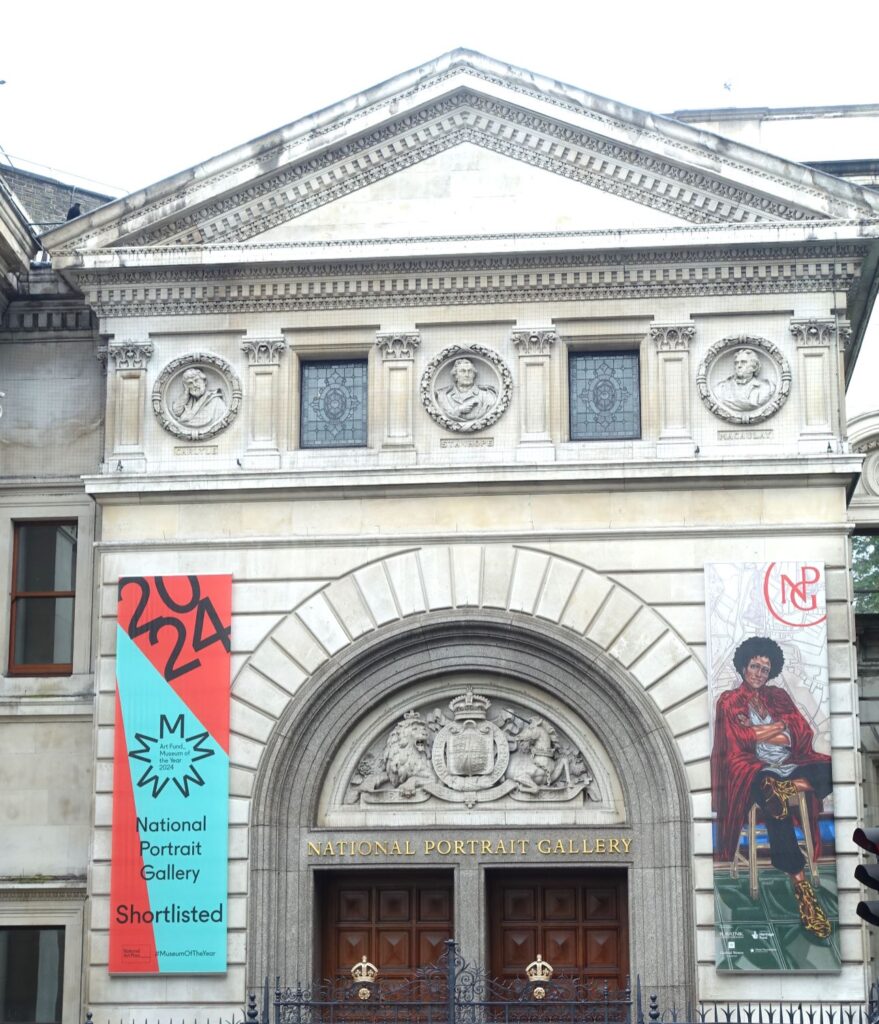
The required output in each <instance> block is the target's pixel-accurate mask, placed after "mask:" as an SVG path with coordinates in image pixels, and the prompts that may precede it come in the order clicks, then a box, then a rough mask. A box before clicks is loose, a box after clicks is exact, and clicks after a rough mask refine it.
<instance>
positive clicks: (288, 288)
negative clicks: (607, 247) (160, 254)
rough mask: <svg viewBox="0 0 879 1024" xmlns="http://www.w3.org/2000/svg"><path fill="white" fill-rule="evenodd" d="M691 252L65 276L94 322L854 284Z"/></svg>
mask: <svg viewBox="0 0 879 1024" xmlns="http://www.w3.org/2000/svg"><path fill="white" fill-rule="evenodd" d="M773 255H775V254H773ZM693 256H694V254H693V253H692V252H691V251H687V252H683V253H679V254H677V258H674V256H672V257H671V258H669V260H668V261H665V260H657V261H656V262H655V264H654V265H653V266H651V265H650V264H649V263H648V264H646V265H641V266H637V265H634V261H629V260H625V259H622V258H620V256H619V255H617V256H616V258H615V259H614V260H613V261H610V260H607V261H604V260H595V261H591V260H589V259H588V258H587V257H586V255H585V254H582V255H581V256H579V257H575V258H573V259H564V260H558V261H546V260H542V261H536V262H533V263H530V264H529V263H527V262H526V263H520V262H519V261H518V260H516V259H511V260H505V259H503V258H495V259H493V260H492V259H486V260H484V261H479V260H472V261H468V260H467V259H464V260H462V261H460V262H458V261H455V260H445V261H440V262H439V263H438V264H436V265H431V263H430V262H429V261H412V262H410V263H409V266H410V267H411V268H412V269H409V270H408V271H404V270H403V269H402V266H405V265H406V263H405V261H404V262H403V264H402V265H401V264H396V266H398V267H399V268H400V269H399V270H397V271H396V272H393V271H391V272H389V271H388V268H387V267H380V268H375V267H374V268H372V269H373V273H372V274H371V275H369V274H364V276H363V277H357V275H356V274H355V273H354V272H353V271H352V270H351V269H350V268H347V267H342V268H339V270H338V271H337V272H336V273H335V274H333V273H327V271H326V268H325V267H316V268H314V269H315V272H314V273H313V274H312V275H308V274H303V273H302V272H301V269H302V268H293V270H292V272H291V268H283V267H274V268H273V267H262V268H255V269H254V270H253V271H251V272H249V273H248V272H246V271H245V272H239V271H238V270H236V271H235V272H234V273H229V270H230V268H211V269H210V270H207V269H205V268H199V269H195V270H193V271H189V270H183V269H175V270H169V271H158V270H157V271H154V272H152V274H153V275H154V276H152V277H149V278H146V277H143V276H139V275H137V274H135V275H133V279H128V280H126V281H125V283H126V285H127V284H128V283H129V280H130V281H131V283H132V284H133V285H134V286H133V287H119V288H117V287H116V286H115V285H116V283H118V284H120V285H121V284H122V281H120V280H118V278H117V281H115V282H114V281H112V280H110V279H108V278H107V277H105V276H104V274H103V273H96V272H94V271H86V272H77V273H76V274H75V275H74V276H75V277H76V279H77V280H78V282H79V284H80V285H81V287H83V289H84V290H85V291H86V292H87V295H88V298H89V301H90V303H91V305H92V307H93V308H94V310H95V312H96V313H97V314H98V315H99V316H102V317H110V316H113V317H129V316H189V315H207V314H211V313H250V312H283V311H301V310H330V309H381V308H390V307H406V308H412V307H421V308H427V307H435V306H472V305H486V304H491V303H512V302H518V303H535V302H539V303H554V304H557V303H564V302H583V301H588V300H606V299H638V298H664V297H674V298H677V297H698V296H722V295H737V296H738V295H772V294H790V293H800V294H802V293H812V292H820V291H834V292H847V291H849V290H850V289H851V288H852V287H853V286H854V285H855V284H856V282H857V280H858V272H859V264H860V259H861V253H860V252H859V251H858V250H857V248H856V247H852V248H851V250H850V251H849V252H848V253H845V254H844V253H841V252H840V250H839V249H838V248H834V249H833V255H832V258H831V259H829V260H821V259H820V258H818V257H817V255H816V252H815V250H810V249H804V250H803V251H802V252H800V253H799V254H798V255H796V256H795V255H793V254H792V253H791V254H789V255H788V256H787V257H783V258H777V257H776V258H773V259H771V260H770V259H766V258H765V254H764V258H763V260H762V261H760V262H759V263H757V262H754V261H746V260H742V259H736V260H735V261H732V260H729V261H724V260H718V259H711V260H710V261H706V262H704V263H702V264H696V265H695V266H694V265H693ZM249 269H250V268H248V270H249ZM224 271H225V273H224ZM123 273H124V272H123ZM302 278H307V280H306V281H303V280H302ZM223 279H225V280H227V281H228V280H230V279H231V280H233V281H234V280H239V281H247V282H253V283H247V284H238V285H237V286H235V285H232V286H229V285H228V284H227V285H226V286H224V287H223V289H222V290H221V289H219V288H217V287H216V286H214V287H210V286H209V285H207V284H202V285H201V287H199V286H198V283H199V282H208V281H216V280H223ZM285 279H286V280H285ZM279 281H280V282H283V283H281V284H279V283H278V282H279ZM178 283H179V286H178ZM172 284H173V285H174V287H171V285H172ZM138 285H139V287H138ZM175 293H176V294H175Z"/></svg>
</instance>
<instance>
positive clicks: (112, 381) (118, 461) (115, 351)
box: [107, 340, 153, 473]
mask: <svg viewBox="0 0 879 1024" xmlns="http://www.w3.org/2000/svg"><path fill="white" fill-rule="evenodd" d="M152 354H153V346H152V343H151V342H149V341H139V340H129V341H123V342H119V343H117V344H111V345H108V347H107V393H108V401H107V414H108V419H109V421H110V422H109V423H108V428H109V429H108V430H107V437H108V438H110V443H111V445H112V447H111V448H110V451H109V452H108V453H107V458H108V461H109V462H110V469H111V470H114V469H120V470H121V469H124V470H125V472H127V473H132V472H141V473H142V472H146V452H145V450H144V424H145V421H146V400H147V392H146V368H147V364H148V363H149V361H150V357H151V356H152Z"/></svg>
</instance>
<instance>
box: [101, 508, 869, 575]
mask: <svg viewBox="0 0 879 1024" xmlns="http://www.w3.org/2000/svg"><path fill="white" fill-rule="evenodd" d="M853 529H854V526H853V524H852V523H850V522H849V521H848V520H844V521H842V522H839V523H806V524H804V523H748V524H738V525H735V524H731V523H726V524H723V525H716V526H708V525H705V526H697V525H693V526H651V527H637V526H622V527H614V526H607V527H596V528H594V529H577V530H566V529H563V528H559V529H547V530H541V529H534V528H533V527H529V529H528V530H509V529H508V530H468V531H467V533H466V535H462V534H461V532H460V531H459V532H456V533H448V532H445V531H440V532H437V533H405V532H399V533H397V532H395V533H394V535H393V536H392V537H391V536H370V537H369V547H370V550H373V551H374V550H376V549H377V548H383V549H392V550H393V551H395V552H397V553H398V554H403V553H404V552H405V551H406V550H407V549H410V550H415V549H417V548H419V547H422V546H424V545H425V544H430V545H437V544H452V545H459V544H473V543H474V542H475V541H483V542H487V543H492V544H512V545H515V546H516V547H517V548H527V549H530V550H534V548H535V546H536V545H540V544H552V545H558V544H564V543H571V542H577V541H595V540H597V541H607V540H608V539H611V538H612V539H613V540H614V541H623V540H648V541H650V540H657V539H659V538H662V539H664V540H671V539H675V538H684V539H687V538H689V537H730V538H732V537H766V536H770V537H799V538H802V537H803V536H804V534H808V535H809V536H817V537H822V536H831V537H838V536H839V535H840V534H843V535H846V534H849V533H851V532H852V530H853ZM94 546H95V549H96V550H98V551H102V552H107V553H111V552H113V553H115V552H126V551H144V550H151V551H152V550H157V551H162V550H171V551H179V550H181V549H182V548H188V549H191V548H198V549H200V550H217V551H234V550H236V549H240V548H246V549H249V548H252V547H259V548H260V549H264V548H268V549H279V548H280V549H290V548H293V549H297V548H325V547H328V546H332V547H354V548H362V547H363V546H364V535H363V534H362V533H352V534H336V533H332V534H323V535H321V534H309V535H308V536H302V537H295V536H286V537H278V536H276V535H272V536H264V537H256V536H248V535H244V536H240V537H230V536H224V537H188V538H186V539H184V540H181V539H180V538H170V539H168V538H160V539H152V540H149V541H145V540H141V541H139V542H135V541H133V540H120V541H97V542H96V543H95V545H94ZM611 575H612V576H613V577H625V576H626V573H624V572H623V573H621V572H615V573H612V574H611Z"/></svg>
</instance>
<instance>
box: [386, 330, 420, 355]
mask: <svg viewBox="0 0 879 1024" xmlns="http://www.w3.org/2000/svg"><path fill="white" fill-rule="evenodd" d="M375 343H376V345H377V346H378V349H379V351H380V352H381V354H382V357H383V358H384V359H414V358H415V350H416V349H417V348H418V346H419V345H420V344H421V332H420V331H379V332H377V333H376V336H375Z"/></svg>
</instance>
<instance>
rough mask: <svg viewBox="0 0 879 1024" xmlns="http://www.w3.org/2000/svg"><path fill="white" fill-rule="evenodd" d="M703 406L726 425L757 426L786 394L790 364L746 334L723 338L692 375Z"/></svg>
mask: <svg viewBox="0 0 879 1024" xmlns="http://www.w3.org/2000/svg"><path fill="white" fill-rule="evenodd" d="M696 384H697V385H698V387H699V395H700V397H701V398H702V401H703V402H704V403H705V405H706V406H707V407H708V408H709V409H710V410H711V412H713V413H714V415H715V416H719V417H720V418H721V419H724V420H728V421H729V422H730V423H743V424H744V423H760V422H761V421H763V420H767V419H769V417H770V416H774V415H775V413H777V412H778V410H779V409H780V408H781V407H782V406H783V405H784V403H785V402H786V401H787V397H788V395H789V394H790V386H791V369H790V364H789V363H788V361H787V359H786V358H785V356H784V353H783V352H782V351H781V349H780V348H779V347H778V346H777V345H775V344H773V343H772V342H771V341H769V339H768V338H761V337H757V336H754V335H749V334H739V335H735V336H731V337H728V338H723V339H722V340H721V341H718V342H717V343H716V344H714V345H712V346H711V348H709V349H708V351H707V352H706V353H705V358H704V360H703V361H702V363H700V365H699V370H698V373H697V375H696Z"/></svg>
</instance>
